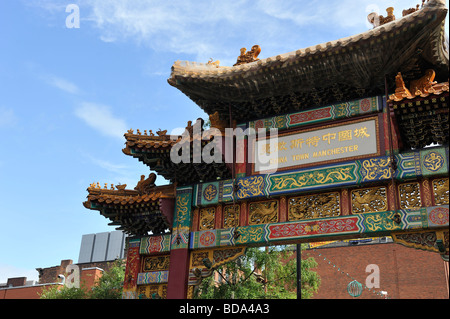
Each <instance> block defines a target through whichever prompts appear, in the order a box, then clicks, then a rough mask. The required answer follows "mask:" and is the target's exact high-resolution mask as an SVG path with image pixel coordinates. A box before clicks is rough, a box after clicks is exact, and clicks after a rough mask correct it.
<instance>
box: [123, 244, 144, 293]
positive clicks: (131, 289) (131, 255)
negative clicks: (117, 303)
mask: <svg viewBox="0 0 450 319" xmlns="http://www.w3.org/2000/svg"><path fill="white" fill-rule="evenodd" d="M127 240H128V250H127V264H126V267H125V279H124V283H123V293H122V299H136V298H138V296H137V292H136V289H137V277H138V273H139V268H140V265H141V261H140V255H139V247H140V244H141V240H140V239H138V238H128V239H127Z"/></svg>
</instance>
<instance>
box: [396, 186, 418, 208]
mask: <svg viewBox="0 0 450 319" xmlns="http://www.w3.org/2000/svg"><path fill="white" fill-rule="evenodd" d="M398 190H399V195H400V208H403V209H412V208H420V207H421V202H420V187H419V183H405V184H401V185H399V187H398Z"/></svg>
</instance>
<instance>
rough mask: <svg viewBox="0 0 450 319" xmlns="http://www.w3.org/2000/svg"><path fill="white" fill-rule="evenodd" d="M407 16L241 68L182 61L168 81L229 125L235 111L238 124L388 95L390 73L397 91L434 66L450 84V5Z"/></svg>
mask: <svg viewBox="0 0 450 319" xmlns="http://www.w3.org/2000/svg"><path fill="white" fill-rule="evenodd" d="M405 11H406V12H405V13H404V14H405V16H403V17H401V18H399V19H395V20H392V18H390V19H391V20H392V21H390V22H388V21H389V19H388V20H386V21H384V20H383V23H384V24H381V25H379V26H377V27H375V28H374V29H372V30H369V31H367V32H364V33H361V34H358V35H355V36H350V37H346V38H342V39H339V40H336V41H331V42H327V43H322V44H318V45H316V46H312V47H308V48H305V49H300V50H296V51H292V52H289V53H286V54H281V55H277V56H275V57H269V58H265V59H257V58H254V61H255V62H250V63H244V64H239V63H237V64H239V65H236V66H233V67H228V66H219V65H218V63H211V62H210V63H206V64H204V63H196V62H187V61H185V62H180V61H177V62H175V63H174V65H173V66H172V73H171V76H170V78H169V79H168V82H169V84H171V85H172V86H174V87H176V88H178V89H179V90H180V91H182V92H183V93H184V94H186V95H187V96H188V97H189V98H190V99H192V100H193V101H194V102H195V103H197V104H198V105H199V106H200V107H201V108H202V109H203V110H204V111H205V112H206V113H208V114H212V113H214V112H215V111H218V112H219V114H220V117H221V118H222V119H224V120H228V119H229V112H230V108H231V112H232V117H233V119H234V120H236V121H238V122H245V121H249V120H254V119H257V118H263V117H269V116H273V115H275V114H282V113H289V112H296V111H300V110H305V109H310V108H315V107H319V106H323V105H326V104H333V103H336V102H341V101H348V100H354V99H359V98H363V97H367V96H376V95H381V94H384V91H385V85H384V84H385V76H387V78H388V85H389V88H393V87H394V85H395V83H393V81H392V80H391V79H393V78H394V77H395V75H396V74H397V72H402V74H403V76H404V78H405V80H407V81H409V80H411V79H414V78H417V76H418V75H419V74H423V73H424V72H425V70H426V69H429V68H433V69H435V71H436V76H437V78H439V79H440V80H441V81H442V80H446V78H447V77H448V65H449V63H448V49H447V48H446V45H445V33H444V23H445V16H446V14H447V8H446V7H445V1H444V0H430V1H429V2H428V3H427V4H425V5H424V7H423V8H422V9H419V10H412V9H410V10H405ZM387 18H388V17H387ZM258 54H259V52H258ZM241 56H242V58H241V60H243V59H244V60H245V59H246V58H249V59H250V58H251V57H252V56H253V57H255V54H254V53H252V54H250V55H249V56H247V53H245V52H241ZM241 56H240V57H241ZM238 62H239V59H238Z"/></svg>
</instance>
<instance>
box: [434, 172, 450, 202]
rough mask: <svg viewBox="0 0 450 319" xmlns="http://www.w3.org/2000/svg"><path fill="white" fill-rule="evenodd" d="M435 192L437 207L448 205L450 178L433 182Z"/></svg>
mask: <svg viewBox="0 0 450 319" xmlns="http://www.w3.org/2000/svg"><path fill="white" fill-rule="evenodd" d="M433 190H434V201H435V202H436V205H448V203H449V199H448V197H449V196H448V194H449V189H448V178H442V179H435V180H434V181H433Z"/></svg>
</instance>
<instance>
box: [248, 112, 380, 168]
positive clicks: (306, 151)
mask: <svg viewBox="0 0 450 319" xmlns="http://www.w3.org/2000/svg"><path fill="white" fill-rule="evenodd" d="M379 155H380V143H379V132H378V117H373V118H370V119H365V120H358V121H353V122H347V124H345V125H342V124H341V125H327V126H324V127H323V128H316V129H311V130H306V131H305V130H303V131H302V132H299V133H285V134H280V135H277V136H276V137H270V138H267V139H258V140H256V141H255V147H254V151H253V163H254V164H253V172H254V173H273V172H276V171H278V170H287V169H295V168H298V167H302V166H311V165H318V164H326V163H332V162H338V161H343V160H346V159H357V158H363V157H367V156H379Z"/></svg>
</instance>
